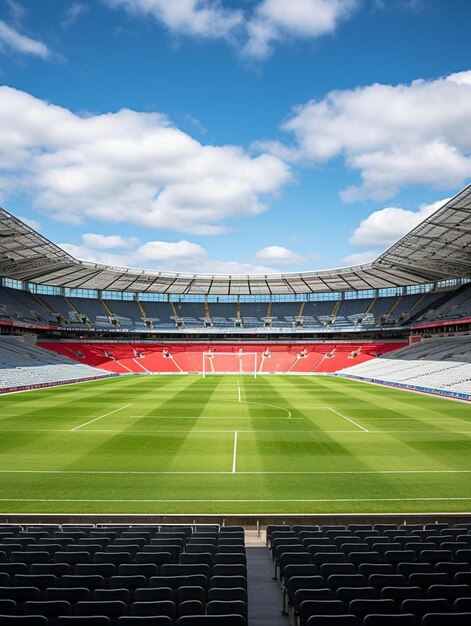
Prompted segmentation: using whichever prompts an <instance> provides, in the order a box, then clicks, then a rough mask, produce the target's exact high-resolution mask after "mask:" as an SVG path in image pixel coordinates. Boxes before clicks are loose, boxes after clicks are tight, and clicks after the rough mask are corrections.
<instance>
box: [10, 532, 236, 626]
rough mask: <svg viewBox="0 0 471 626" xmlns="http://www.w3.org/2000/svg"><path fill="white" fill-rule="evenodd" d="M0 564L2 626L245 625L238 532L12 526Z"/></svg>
mask: <svg viewBox="0 0 471 626" xmlns="http://www.w3.org/2000/svg"><path fill="white" fill-rule="evenodd" d="M0 555H1V562H0V624H2V625H6V624H10V623H11V624H16V623H19V624H26V623H28V624H29V623H31V624H34V625H36V624H44V625H45V626H48V625H49V626H59V625H60V624H69V623H71V624H72V623H73V624H84V625H86V624H92V623H94V624H101V623H104V624H108V625H109V626H111V625H113V624H117V625H122V624H141V623H142V624H146V623H149V624H157V625H158V624H168V626H172V625H173V624H178V625H183V624H187V625H188V626H191V624H193V623H194V624H197V623H201V626H204V624H208V625H209V624H213V625H214V626H215V625H216V624H218V625H220V626H232V625H234V626H246V624H247V561H246V549H245V546H244V530H243V529H242V528H241V527H234V526H226V527H221V528H220V527H219V526H183V525H180V526H165V525H160V526H155V525H139V526H129V525H108V526H93V525H90V524H88V525H76V526H74V525H68V526H60V525H54V524H51V525H47V526H41V525H35V526H26V527H22V526H19V525H15V524H10V525H4V526H0ZM26 616H31V618H32V619H31V620H30V621H27V619H26ZM38 616H40V617H38ZM87 616H90V620H88V617H87ZM91 616H93V617H94V620H95V621H91ZM197 616H199V617H201V616H212V617H209V618H208V619H203V620H202V621H201V622H199V621H196V622H195V621H194V618H195V617H197ZM213 616H216V617H213ZM97 618H98V619H100V620H103V619H104V621H98V622H97V621H96V620H97ZM162 618H165V619H164V620H163V621H162ZM35 620H36V621H35ZM38 620H39V621H38ZM182 620H183V621H182Z"/></svg>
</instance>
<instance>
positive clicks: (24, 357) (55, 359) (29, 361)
mask: <svg viewBox="0 0 471 626" xmlns="http://www.w3.org/2000/svg"><path fill="white" fill-rule="evenodd" d="M108 375H109V372H106V371H104V370H102V369H99V368H97V367H91V366H89V365H84V364H82V363H77V362H76V361H73V360H72V359H68V358H67V357H65V356H62V355H59V354H56V353H54V352H50V351H49V350H44V349H43V348H39V347H38V346H36V345H35V344H34V343H30V342H29V341H28V340H26V341H25V340H24V339H23V338H22V337H0V389H11V388H13V387H15V388H16V387H28V386H31V385H48V384H54V383H61V382H68V381H74V380H82V379H87V378H90V379H93V378H96V377H98V376H108Z"/></svg>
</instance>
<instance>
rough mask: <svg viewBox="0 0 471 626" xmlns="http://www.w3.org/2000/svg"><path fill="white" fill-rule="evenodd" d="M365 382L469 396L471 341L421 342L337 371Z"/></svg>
mask: <svg viewBox="0 0 471 626" xmlns="http://www.w3.org/2000/svg"><path fill="white" fill-rule="evenodd" d="M339 373H341V374H343V375H348V376H354V377H357V378H362V379H366V380H374V381H381V382H385V383H393V384H399V385H404V386H406V385H407V386H411V387H418V388H419V387H420V388H422V389H428V390H437V391H442V392H448V393H454V394H466V395H471V337H470V336H469V335H465V336H455V337H440V338H436V339H425V340H423V341H420V342H419V343H416V344H412V345H410V346H407V347H404V348H401V349H399V350H396V351H393V352H389V353H388V354H387V355H386V356H382V357H379V358H374V359H371V360H370V361H368V362H367V363H361V364H356V365H353V366H351V367H347V368H345V369H343V370H340V372H339Z"/></svg>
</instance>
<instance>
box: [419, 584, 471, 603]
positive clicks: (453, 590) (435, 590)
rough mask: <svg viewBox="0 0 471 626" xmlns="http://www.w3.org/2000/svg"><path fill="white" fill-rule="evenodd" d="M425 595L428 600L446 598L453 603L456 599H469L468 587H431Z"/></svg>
mask: <svg viewBox="0 0 471 626" xmlns="http://www.w3.org/2000/svg"><path fill="white" fill-rule="evenodd" d="M427 595H428V597H429V598H446V599H447V600H449V601H450V602H454V601H455V600H456V599H457V598H469V596H470V588H469V586H468V585H431V586H430V587H429V588H428V594H427Z"/></svg>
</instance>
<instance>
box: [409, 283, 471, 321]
mask: <svg viewBox="0 0 471 626" xmlns="http://www.w3.org/2000/svg"><path fill="white" fill-rule="evenodd" d="M428 304H429V306H428V307H427V310H426V312H425V313H424V314H423V315H422V316H420V317H419V319H418V321H419V322H436V321H442V320H456V319H469V318H471V286H470V285H469V284H467V285H464V286H463V287H461V288H460V289H458V290H456V291H455V292H453V294H452V295H451V297H450V298H446V299H445V301H444V302H442V303H439V305H438V306H437V307H436V308H434V306H433V304H432V303H428Z"/></svg>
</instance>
